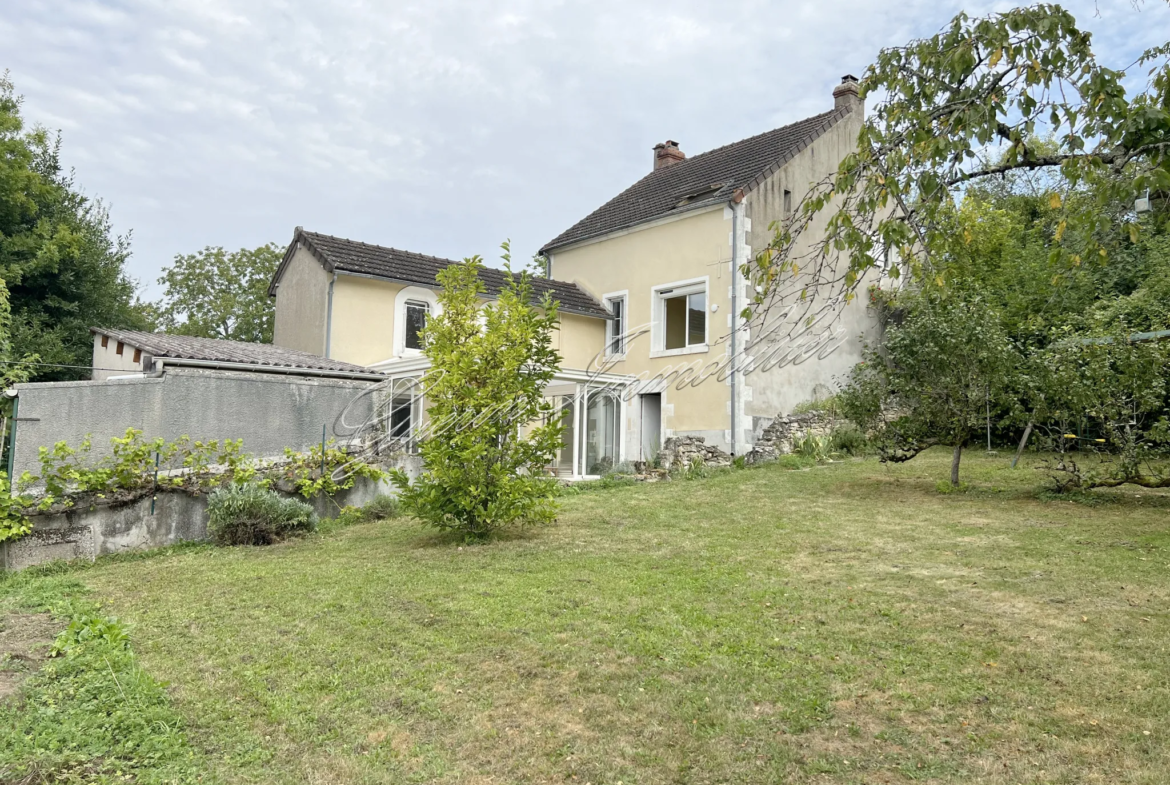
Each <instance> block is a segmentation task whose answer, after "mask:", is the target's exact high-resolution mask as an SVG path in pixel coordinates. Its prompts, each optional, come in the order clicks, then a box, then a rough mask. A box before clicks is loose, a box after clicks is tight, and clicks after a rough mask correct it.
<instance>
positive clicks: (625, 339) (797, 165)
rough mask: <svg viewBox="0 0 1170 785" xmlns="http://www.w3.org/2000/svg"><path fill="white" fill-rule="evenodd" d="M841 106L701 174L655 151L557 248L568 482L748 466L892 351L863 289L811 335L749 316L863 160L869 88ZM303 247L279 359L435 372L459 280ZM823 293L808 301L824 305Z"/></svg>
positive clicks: (318, 245) (370, 250) (672, 152)
mask: <svg viewBox="0 0 1170 785" xmlns="http://www.w3.org/2000/svg"><path fill="white" fill-rule="evenodd" d="M834 99H835V107H834V109H832V110H830V111H829V112H826V113H823V114H821V115H817V116H814V117H812V118H809V119H808V120H805V121H801V122H800V123H796V124H793V125H791V126H785V127H784V128H781V129H776V130H775V131H772V132H768V133H766V134H761V135H759V136H757V137H752V138H750V139H747V140H743V141H742V142H738V143H735V144H732V145H728V146H726V147H723V148H718V149H717V150H714V151H711V152H709V153H704V154H702V155H700V156H696V157H695V158H693V159H687V158H686V156H685V155H684V154H683V153H682V152H681V150H679V149H678V146H677V143H675V142H667V143H665V144H662V145H658V146H656V147H655V158H654V166H653V169H652V170H651V172H650V173H649V174H648V175H647V176H646V177H644V178H643V179H642V180H640V181H639V182H638V183H636V184H635V185H634V186H632V187H631V188H630V189H627V191H625V192H623V193H622V194H620V195H619V196H617V197H615V198H614V199H613V200H611V201H610V202H609V203H607V204H606V205H605V206H603V208H601V209H599V210H598V211H595V212H594V213H593V214H591V215H590V216H587V217H586V218H584V219H582V221H580V222H579V223H578V224H577V225H575V226H574V227H572V228H570V229H569V230H566V232H565V233H563V234H562V235H561V236H559V237H558V238H557V239H556V240H554V241H552V242H551V243H549V244H548V245H546V246H545V248H544V249H543V252H544V254H545V256H546V258H547V259H548V276H547V278H546V279H543V283H542V284H541V285H544V286H546V287H548V288H549V289H550V290H552V293H553V294H554V296H557V297H558V299H560V301H561V318H560V325H559V329H558V331H557V333H556V337H555V341H556V348H557V350H558V351H559V352H560V354H561V357H562V360H563V364H562V372H561V373H560V375H559V376H558V378H557V380H556V382H555V383H554V384H553V385H551V386H550V387H549V388H548V390H547V391H546V394H547V395H548V396H549V397H553V398H556V399H557V400H558V401H559V402H560V404H561V406H562V408H563V413H564V419H565V425H566V439H565V448H564V450H563V451H562V455H561V456H560V460H559V462H558V466H557V469H558V472H559V473H560V474H562V475H563V476H569V477H582V476H593V475H596V474H599V473H602V472H604V471H605V470H606V469H607V468H609V467H610V466H612V465H614V464H616V463H618V462H621V461H636V460H652V459H653V458H654V457H655V456H656V454H657V452H658V450H659V449H660V446H661V443H662V441H663V440H664V439H665V438H668V437H670V436H682V435H693V436H702V437H703V438H704V439H706V441H707V443H708V444H712V445H716V446H719V447H721V448H722V449H724V450H728V451H730V452H732V453H733V454H740V455H742V454H745V453H747V452H749V451H750V450H751V448H752V444H753V442H754V441H755V439H756V438H757V437H758V436H759V434H760V432H761V431H762V430H763V428H764V427H766V426H767V424H768V423H769V422H771V420H772V419H773V418H775V417H776V416H778V415H781V414H785V413H788V412H791V411H792V409H793V407H795V406H796V405H797V404H799V403H801V402H803V401H807V400H810V399H813V398H817V397H821V396H823V395H827V394H830V393H831V392H832V391H833V390H834V389H835V388H836V387H837V386H838V384H839V380H840V378H841V377H842V376H844V375H845V374H847V373H848V372H849V370H850V369H851V368H852V367H853V366H854V365H855V364H856V363H857V362H858V361H859V360H860V358H861V354H862V349H863V346H864V344H865V342H867V341H871V340H874V339H876V337H877V334H876V330H877V322H876V319H875V318H874V316H873V315H872V314H871V313H869V312H868V310H867V299H868V298H866V297H865V296H864V294H865V293H864V289H863V288H862V287H857V288H856V289H855V290H854V292H855V293H856V292H858V291H860V293H861V295H862V296H860V297H855V298H854V299H851V300H850V299H847V298H845V297H843V296H842V295H843V294H844V292H843V291H840V290H837V291H831V290H830V291H824V290H822V289H818V288H816V287H814V288H813V289H812V290H810V291H814V294H813V296H812V298H811V300H812V301H813V302H814V303H815V302H816V298H818V297H820V298H821V299H822V300H824V302H820V303H817V307H818V308H820V310H821V313H822V314H824V313H828V314H830V315H831V318H827V319H822V320H821V321H820V322H818V323H815V324H813V325H811V326H807V324H806V323H807V320H805V321H804V322H802V321H801V320H802V319H804V317H805V316H806V314H807V313H808V311H807V308H806V306H804V305H802V306H801V307H797V308H783V309H781V308H777V313H778V314H779V316H778V317H776V318H772V319H771V320H770V321H769V320H767V319H765V320H762V321H761V320H758V319H753V320H752V321H751V322H750V323H748V322H745V320H744V319H743V318H742V317H741V316H739V315H738V314H739V312H741V311H742V310H743V308H744V306H745V305H746V304H748V303H749V302H750V299H751V298H750V296H749V294H750V293H749V291H748V285H747V284H746V283H745V281H744V278H743V275H742V273H741V270H742V269H743V267H744V266H745V265H747V264H748V263H749V262H750V260H751V259H752V258H753V256H754V254H755V253H756V252H758V251H759V250H761V249H763V248H764V247H765V246H766V245H767V244H768V242H769V241H770V240H771V238H772V236H773V229H772V226H773V225H774V224H775V223H778V222H783V221H786V220H789V219H790V218H791V216H792V214H793V211H794V209H795V206H796V205H798V204H799V200H800V198H801V197H802V196H803V195H804V194H805V193H807V192H808V190H809V188H810V186H812V184H813V183H816V182H819V181H822V180H824V179H825V178H826V177H829V176H831V175H832V173H833V172H835V171H836V169H837V166H838V164H839V163H840V161H841V160H842V159H843V158H844V157H845V156H847V155H848V154H849V153H850V152H851V151H852V150H853V149H854V143H855V140H856V138H857V134H858V131H859V129H860V125H861V122H862V114H863V108H862V106H861V102H860V100H859V99H858V98H857V85H856V80H854V79H852V77H846V78H845V79H844V80H843V82H842V85H841V86H839V87H838V88H837V89H835V90H834ZM647 205H649V207H647ZM820 229H823V224H814V225H813V226H812V228H811V230H810V231H808V232H807V233H806V234H805V236H806V237H819V236H820V235H821V234H822V233H821V232H820V231H818V230H820ZM297 238H300V239H296V238H294V243H293V245H291V246H290V248H289V251H288V252H287V254H286V258H285V260H284V262H283V263H282V265H281V269H280V270H279V271H278V273H277V276H276V278H275V279H274V282H273V286H272V288H271V289H270V292H271V293H273V294H274V296H275V297H276V331H275V340H274V343H275V344H277V345H279V346H287V347H289V348H296V349H301V350H304V351H316V352H320V353H322V354H324V355H325V356H326V357H329V358H335V359H338V360H342V361H346V362H350V363H355V364H359V365H363V366H367V367H372V368H374V369H377V370H380V371H383V372H386V373H388V374H390V375H392V376H396V377H397V376H401V377H403V378H418V377H419V376H420V375H421V374H422V373H423V372H424V371H425V368H426V361H425V358H424V357H422V355H421V352H420V351H419V350H418V349H417V348H411V339H410V336H411V334H412V332H411V331H412V329H414V328H412V327H411V325H414V326H415V328H417V325H418V324H420V323H421V322H419V321H417V319H416V320H415V321H412V317H411V314H412V313H413V314H415V316H416V317H417V315H418V314H419V313H426V314H434V313H436V312H437V309H438V303H437V298H436V293H435V283H434V278H433V275H434V273H433V272H426V271H427V270H431V269H432V267H434V265H439V266H438V267H437V268H434V269H441V267H442V266H443V265H446V264H451V262H450V261H448V260H436V259H433V258H432V257H423V256H420V255H417V254H410V253H407V252H400V251H396V250H394V249H387V248H380V247H378V246H368V245H365V244H362V243H355V242H352V241H348V240H340V239H339V238H333V237H329V236H327V235H315V234H312V233H304V232H302V230H300V229H298V234H297ZM753 249H754V250H753ZM799 253H800V250H799V249H798V250H797V254H799ZM845 263H847V262H845ZM428 265H431V267H428ZM420 270H422V271H423V272H422V273H420V272H419V271H420ZM487 273H488V271H485V275H486V274H487ZM491 274H492V275H498V272H491ZM428 276H429V277H428ZM806 278H807V273H806V274H805V277H802V278H798V279H797V280H795V281H793V282H792V283H791V286H794V287H797V291H799V290H800V288H801V287H804V288H805V289H806V290H808V286H807V284H808V282H809V281H808V280H806ZM428 281H429V283H428ZM790 288H791V287H790ZM489 297H490V286H489ZM782 299H783V298H782V297H781V298H778V300H777V302H781V301H782ZM802 302H804V298H802ZM411 309H414V310H413V311H412V310H411ZM785 320H787V322H785ZM416 407H417V401H414V400H412V401H411V410H412V411H415V410H416ZM417 410H418V411H420V412H421V407H417ZM419 417H420V418H421V414H419ZM415 424H416V423H415V422H414V421H413V420H412V422H411V424H410V427H414V425H415Z"/></svg>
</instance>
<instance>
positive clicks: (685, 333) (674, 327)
mask: <svg viewBox="0 0 1170 785" xmlns="http://www.w3.org/2000/svg"><path fill="white" fill-rule="evenodd" d="M659 297H660V298H661V300H662V336H663V343H662V348H663V349H666V350H667V351H669V350H671V349H687V348H689V347H692V346H702V345H703V344H705V343H707V291H706V289H700V290H699V291H681V292H680V291H679V290H669V289H668V290H664V291H661V292H659Z"/></svg>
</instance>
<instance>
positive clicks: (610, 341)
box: [605, 295, 626, 355]
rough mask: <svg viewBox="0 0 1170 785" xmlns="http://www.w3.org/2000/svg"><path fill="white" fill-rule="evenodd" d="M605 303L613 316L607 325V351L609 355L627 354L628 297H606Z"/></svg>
mask: <svg viewBox="0 0 1170 785" xmlns="http://www.w3.org/2000/svg"><path fill="white" fill-rule="evenodd" d="M605 304H606V305H608V306H609V310H610V313H612V314H613V318H612V319H610V320H609V322H607V323H606V327H605V353H606V354H609V355H615V354H625V353H626V298H625V295H622V296H620V297H609V298H606V301H605Z"/></svg>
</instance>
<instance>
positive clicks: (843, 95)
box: [833, 74, 865, 111]
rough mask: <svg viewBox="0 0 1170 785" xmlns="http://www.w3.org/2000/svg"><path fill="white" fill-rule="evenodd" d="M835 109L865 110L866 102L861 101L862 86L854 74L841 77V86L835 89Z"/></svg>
mask: <svg viewBox="0 0 1170 785" xmlns="http://www.w3.org/2000/svg"><path fill="white" fill-rule="evenodd" d="M833 107H834V108H835V109H848V110H849V111H853V110H861V111H864V110H865V102H864V101H862V100H861V85H860V84H858V82H857V77H856V76H854V75H853V74H846V75H845V76H843V77H841V84H839V85H837V86H836V87H834V88H833Z"/></svg>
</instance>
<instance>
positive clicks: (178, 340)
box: [90, 327, 377, 374]
mask: <svg viewBox="0 0 1170 785" xmlns="http://www.w3.org/2000/svg"><path fill="white" fill-rule="evenodd" d="M90 332H93V333H97V334H98V335H108V336H109V337H110V338H112V339H114V340H115V341H121V342H122V343H124V344H126V345H127V346H132V347H134V348H135V349H141V350H142V351H143V352H145V353H147V354H150V355H153V356H154V357H161V358H164V359H166V358H171V359H177V360H198V361H202V362H223V363H240V364H245V365H257V366H262V367H268V368H293V369H302V370H306V371H325V372H333V373H340V374H355V373H357V374H376V373H377V372H376V371H372V370H370V369H369V368H366V367H364V366H361V365H354V364H352V363H344V362H341V361H340V360H330V359H328V358H325V357H319V356H317V355H315V354H309V353H308V352H298V351H296V350H295V349H285V348H284V347H281V346H273V345H272V344H270V343H247V342H245V341H221V340H218V339H215V338H195V337H192V336H189V335H171V334H169V333H146V332H140V331H138V330H107V329H105V328H103V327H92V328H90Z"/></svg>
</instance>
